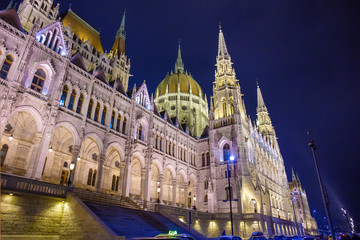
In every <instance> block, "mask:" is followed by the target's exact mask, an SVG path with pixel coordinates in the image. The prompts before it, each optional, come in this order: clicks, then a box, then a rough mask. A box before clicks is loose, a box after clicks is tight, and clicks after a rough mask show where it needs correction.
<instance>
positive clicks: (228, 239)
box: [217, 235, 242, 240]
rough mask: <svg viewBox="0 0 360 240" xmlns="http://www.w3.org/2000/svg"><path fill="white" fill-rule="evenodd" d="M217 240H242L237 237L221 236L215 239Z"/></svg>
mask: <svg viewBox="0 0 360 240" xmlns="http://www.w3.org/2000/svg"><path fill="white" fill-rule="evenodd" d="M217 240H242V239H241V238H240V237H238V236H232V235H221V236H219V237H218V238H217Z"/></svg>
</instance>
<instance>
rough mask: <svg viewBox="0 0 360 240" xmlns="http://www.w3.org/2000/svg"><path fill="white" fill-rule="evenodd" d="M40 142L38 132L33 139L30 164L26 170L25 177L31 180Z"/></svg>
mask: <svg viewBox="0 0 360 240" xmlns="http://www.w3.org/2000/svg"><path fill="white" fill-rule="evenodd" d="M41 140H42V134H41V133H39V132H38V133H36V134H35V138H34V145H33V149H32V152H31V156H30V164H29V167H28V170H27V172H26V175H25V176H26V177H28V178H33V171H34V167H35V164H36V162H37V156H38V152H39V146H40V142H41Z"/></svg>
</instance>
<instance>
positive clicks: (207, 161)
mask: <svg viewBox="0 0 360 240" xmlns="http://www.w3.org/2000/svg"><path fill="white" fill-rule="evenodd" d="M206 166H210V153H209V152H207V153H206Z"/></svg>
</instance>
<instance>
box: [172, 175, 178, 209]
mask: <svg viewBox="0 0 360 240" xmlns="http://www.w3.org/2000/svg"><path fill="white" fill-rule="evenodd" d="M172 184H173V185H172V186H173V189H172V190H173V201H172V205H173V206H176V188H177V186H176V179H174V180H173V182H172Z"/></svg>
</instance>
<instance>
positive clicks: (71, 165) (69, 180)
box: [68, 162, 75, 186]
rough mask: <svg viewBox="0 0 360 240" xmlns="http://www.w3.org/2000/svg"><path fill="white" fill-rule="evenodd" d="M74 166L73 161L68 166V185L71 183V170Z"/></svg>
mask: <svg viewBox="0 0 360 240" xmlns="http://www.w3.org/2000/svg"><path fill="white" fill-rule="evenodd" d="M74 167H75V163H73V162H72V163H70V166H69V168H70V175H69V179H68V186H70V185H71V178H72V176H71V175H72V171H73V170H74Z"/></svg>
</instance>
